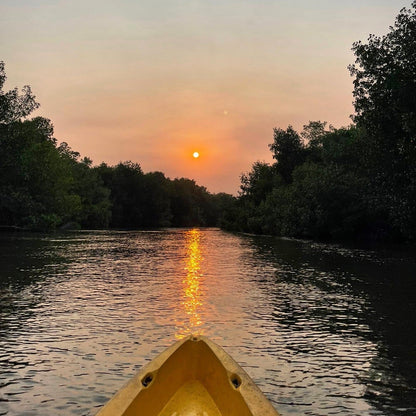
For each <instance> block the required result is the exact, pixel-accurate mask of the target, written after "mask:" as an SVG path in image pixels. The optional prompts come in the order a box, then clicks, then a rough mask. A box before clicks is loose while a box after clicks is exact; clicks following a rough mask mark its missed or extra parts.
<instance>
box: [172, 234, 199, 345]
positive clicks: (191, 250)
mask: <svg viewBox="0 0 416 416" xmlns="http://www.w3.org/2000/svg"><path fill="white" fill-rule="evenodd" d="M200 239H201V232H200V231H199V230H198V229H192V230H189V231H187V232H186V249H187V255H186V260H185V268H184V269H185V270H186V277H185V278H184V279H183V281H182V284H183V292H182V301H181V306H182V308H183V311H184V312H185V315H186V318H187V320H185V321H184V322H183V323H182V324H181V325H179V324H178V325H177V333H176V338H177V339H181V338H184V337H185V336H187V335H188V334H201V325H202V323H203V322H202V319H201V314H200V312H201V307H202V297H201V294H202V293H201V292H202V290H201V285H200V283H201V282H200V279H201V277H202V276H203V275H202V273H201V262H202V254H201V248H200Z"/></svg>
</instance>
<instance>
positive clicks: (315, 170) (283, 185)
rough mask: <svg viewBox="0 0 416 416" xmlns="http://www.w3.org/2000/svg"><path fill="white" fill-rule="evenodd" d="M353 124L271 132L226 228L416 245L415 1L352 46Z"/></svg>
mask: <svg viewBox="0 0 416 416" xmlns="http://www.w3.org/2000/svg"><path fill="white" fill-rule="evenodd" d="M352 49H353V51H354V53H355V57H356V61H355V64H353V65H351V66H350V67H349V70H350V73H351V75H352V76H353V77H354V81H353V85H354V91H353V94H354V106H355V114H354V115H353V116H352V119H353V122H354V124H353V125H351V126H349V127H346V128H340V129H335V128H333V127H331V126H327V124H326V123H323V122H320V121H315V122H310V123H309V124H308V125H306V126H304V128H303V131H301V132H300V133H299V132H297V131H295V130H294V129H293V128H292V127H291V126H289V127H288V128H287V129H286V130H284V129H280V128H277V129H275V130H274V137H273V143H272V144H271V145H270V150H271V151H272V154H273V158H274V159H275V160H276V162H275V163H274V164H272V165H269V164H266V163H262V162H257V163H255V164H254V165H253V166H252V169H251V171H250V172H248V173H246V174H244V175H242V177H241V194H240V197H239V198H238V200H237V201H236V203H235V205H234V206H233V207H232V209H231V210H230V211H229V212H228V214H227V222H226V227H227V228H228V229H233V230H240V231H246V232H253V233H264V234H275V235H283V236H292V237H306V238H315V239H338V240H339V239H371V240H395V241H409V240H415V239H416V1H414V2H413V3H412V6H411V8H410V9H406V8H405V9H402V10H401V11H400V13H399V15H398V16H397V18H396V21H395V24H394V26H392V27H391V28H390V31H389V32H388V33H387V34H386V35H385V36H382V37H378V36H374V35H371V36H370V37H369V38H368V42H367V43H361V42H356V43H354V45H353V48H352Z"/></svg>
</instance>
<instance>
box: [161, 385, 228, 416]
mask: <svg viewBox="0 0 416 416" xmlns="http://www.w3.org/2000/svg"><path fill="white" fill-rule="evenodd" d="M175 412H176V415H178V416H179V415H194V414H197V415H204V416H205V415H210V416H211V415H212V416H221V413H220V411H219V410H218V407H217V406H216V404H215V402H214V400H213V399H212V397H211V395H210V394H209V393H208V391H207V389H206V388H205V387H204V386H203V385H202V384H201V383H200V382H199V381H196V380H193V381H189V382H187V383H186V384H184V385H183V386H182V387H181V388H180V389H179V390H178V391H177V392H176V393H175V394H174V395H173V397H172V398H171V399H170V400H169V402H168V403H167V404H166V406H165V407H164V408H163V410H162V411H161V412H160V414H159V415H160V416H172V415H175Z"/></svg>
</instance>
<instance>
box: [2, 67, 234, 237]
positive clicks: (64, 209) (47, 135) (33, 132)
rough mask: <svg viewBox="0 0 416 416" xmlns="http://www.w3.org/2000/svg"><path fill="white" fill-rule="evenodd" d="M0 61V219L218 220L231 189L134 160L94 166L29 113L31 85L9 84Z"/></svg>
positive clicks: (41, 226)
mask: <svg viewBox="0 0 416 416" xmlns="http://www.w3.org/2000/svg"><path fill="white" fill-rule="evenodd" d="M5 81H6V75H5V70H4V63H3V62H0V160H1V164H0V226H2V227H4V226H6V227H10V226H12V227H23V228H28V229H34V230H49V229H54V228H57V227H64V228H66V227H83V228H106V227H117V228H143V227H161V226H196V225H198V226H212V225H218V224H219V221H220V220H221V215H222V211H223V209H224V207H225V206H227V205H229V204H230V203H231V202H232V200H233V197H232V196H231V195H227V194H217V195H213V194H210V193H209V192H207V190H206V189H205V188H204V187H202V186H198V185H197V184H196V183H195V182H194V181H192V180H189V179H184V178H181V179H175V180H170V179H168V178H166V177H165V176H164V175H163V173H161V172H151V173H143V171H142V169H141V168H140V166H139V165H138V164H136V163H132V162H124V163H119V164H118V165H117V166H108V165H106V164H104V163H103V164H102V165H100V166H98V167H93V166H92V162H91V160H90V159H88V158H86V157H84V158H81V157H80V154H79V153H78V152H76V151H73V150H72V149H71V148H70V147H69V146H68V144H67V143H61V144H59V145H58V143H57V140H56V139H55V138H54V137H53V126H52V123H51V122H50V121H49V120H47V119H45V118H43V117H35V118H33V119H30V120H29V119H26V118H27V116H28V115H30V114H31V113H32V112H33V111H34V110H35V109H36V108H38V107H39V104H38V103H37V102H36V100H35V97H34V95H33V94H32V91H31V89H30V87H28V86H26V87H24V88H23V90H22V91H21V92H19V91H18V89H17V88H15V89H13V90H11V91H7V92H6V91H4V90H3V87H4V83H5Z"/></svg>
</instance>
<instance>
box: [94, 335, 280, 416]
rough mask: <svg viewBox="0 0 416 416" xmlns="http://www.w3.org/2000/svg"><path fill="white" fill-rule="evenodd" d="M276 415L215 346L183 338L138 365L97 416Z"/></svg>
mask: <svg viewBox="0 0 416 416" xmlns="http://www.w3.org/2000/svg"><path fill="white" fill-rule="evenodd" d="M122 415H123V416H133V415H136V416H137V415H142V416H185V415H187V416H188V415H189V416H191V415H192V416H197V415H201V416H211V415H212V416H222V415H227V416H233V415H235V416H237V415H238V416H244V415H247V416H260V415H262V416H272V415H273V416H278V413H277V412H276V410H275V409H274V408H273V406H272V405H271V403H270V402H269V401H268V400H267V398H266V397H265V396H264V394H263V393H262V392H261V391H260V389H259V388H258V387H257V386H256V385H255V384H254V382H253V381H252V380H251V378H250V377H249V376H248V374H247V373H246V372H245V371H244V370H243V369H242V368H241V367H240V366H239V365H238V364H237V363H236V362H235V361H234V360H233V359H232V358H231V357H230V356H229V355H228V354H227V353H226V352H225V351H224V350H223V349H222V348H220V347H219V346H218V345H216V344H215V343H214V342H212V341H210V340H209V339H208V338H206V337H203V336H197V337H196V336H188V337H186V338H184V339H183V340H181V341H178V342H176V343H175V344H173V345H172V346H171V347H169V348H168V349H167V350H165V351H164V352H162V353H161V354H160V355H159V356H158V357H156V358H155V359H154V360H153V361H151V362H150V363H149V364H147V365H146V366H145V367H144V368H142V369H141V370H140V371H139V372H138V373H137V374H136V375H135V376H134V377H133V379H131V380H130V381H129V382H128V383H127V384H126V385H125V386H124V387H123V388H122V389H121V390H120V391H119V392H118V393H117V394H116V395H115V396H114V397H113V398H112V399H111V400H110V401H109V402H108V403H107V404H106V405H105V406H104V407H103V408H102V409H101V410H100V411H99V412H98V413H97V416H122Z"/></svg>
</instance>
